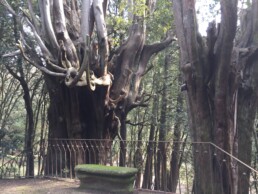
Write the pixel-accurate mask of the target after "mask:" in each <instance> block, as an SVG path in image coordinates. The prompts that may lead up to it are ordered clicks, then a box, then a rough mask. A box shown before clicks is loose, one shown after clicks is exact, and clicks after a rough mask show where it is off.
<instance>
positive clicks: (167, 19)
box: [146, 0, 174, 42]
mask: <svg viewBox="0 0 258 194" xmlns="http://www.w3.org/2000/svg"><path fill="white" fill-rule="evenodd" d="M171 7H172V5H171V1H167V0H159V1H157V4H156V9H155V11H154V12H153V14H151V15H148V16H147V18H146V24H147V33H148V36H147V40H148V42H153V41H160V40H161V39H162V38H164V35H165V33H166V32H167V31H168V30H169V29H171V26H172V24H173V20H174V19H173V15H172V11H171Z"/></svg>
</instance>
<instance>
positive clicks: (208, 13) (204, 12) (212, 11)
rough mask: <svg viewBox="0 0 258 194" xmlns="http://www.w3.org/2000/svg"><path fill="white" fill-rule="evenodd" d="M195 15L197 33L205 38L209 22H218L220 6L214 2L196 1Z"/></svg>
mask: <svg viewBox="0 0 258 194" xmlns="http://www.w3.org/2000/svg"><path fill="white" fill-rule="evenodd" d="M195 8H196V15H197V20H198V24H199V25H198V27H199V32H200V33H201V34H202V35H203V36H206V34H207V33H206V30H207V27H208V24H209V22H211V21H213V20H215V21H216V23H219V22H220V4H219V3H215V2H214V0H205V1H204V0H196V7H195Z"/></svg>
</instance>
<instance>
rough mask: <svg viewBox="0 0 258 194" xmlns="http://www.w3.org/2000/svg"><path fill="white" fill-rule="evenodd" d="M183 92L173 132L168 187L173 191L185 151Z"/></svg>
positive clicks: (178, 98) (178, 100) (178, 102)
mask: <svg viewBox="0 0 258 194" xmlns="http://www.w3.org/2000/svg"><path fill="white" fill-rule="evenodd" d="M182 110H183V94H182V93H178V96H177V104H176V119H175V124H174V133H173V135H174V136H173V146H172V148H173V149H172V153H171V159H170V176H169V184H168V188H169V190H170V191H171V192H174V193H175V192H176V188H177V185H178V179H179V170H180V166H181V163H182V156H183V152H180V150H181V149H183V145H182V143H181V140H182V139H181V138H182V130H183V117H182Z"/></svg>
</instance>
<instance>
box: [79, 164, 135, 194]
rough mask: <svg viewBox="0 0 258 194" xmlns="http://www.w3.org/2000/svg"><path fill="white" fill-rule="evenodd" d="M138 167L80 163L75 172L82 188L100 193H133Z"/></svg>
mask: <svg viewBox="0 0 258 194" xmlns="http://www.w3.org/2000/svg"><path fill="white" fill-rule="evenodd" d="M137 171H138V170H137V169H136V168H127V167H116V166H104V165H96V164H80V165H77V166H76V167H75V172H76V175H77V177H78V178H79V180H80V188H82V189H85V190H88V191H96V192H99V193H103V192H105V193H119V194H120V193H121V194H132V193H133V183H134V180H135V175H136V173H137Z"/></svg>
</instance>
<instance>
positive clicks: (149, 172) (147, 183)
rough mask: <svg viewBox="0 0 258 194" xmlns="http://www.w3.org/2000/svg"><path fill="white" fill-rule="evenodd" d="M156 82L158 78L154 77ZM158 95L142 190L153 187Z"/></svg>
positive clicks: (153, 111) (154, 103) (154, 108)
mask: <svg viewBox="0 0 258 194" xmlns="http://www.w3.org/2000/svg"><path fill="white" fill-rule="evenodd" d="M154 80H156V78H155V77H154ZM155 84H156V82H155V81H154V83H153V85H155ZM158 99H159V98H158V95H154V97H153V105H152V110H151V112H152V114H151V115H152V117H151V118H152V119H151V126H150V133H149V142H148V146H147V158H146V163H145V168H144V174H143V183H142V188H146V189H151V186H152V185H153V182H152V181H153V180H152V177H153V170H154V166H153V160H154V154H155V152H154V146H155V143H154V140H155V139H154V137H155V131H156V127H157V116H158V114H157V110H158V106H159V100H158Z"/></svg>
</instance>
